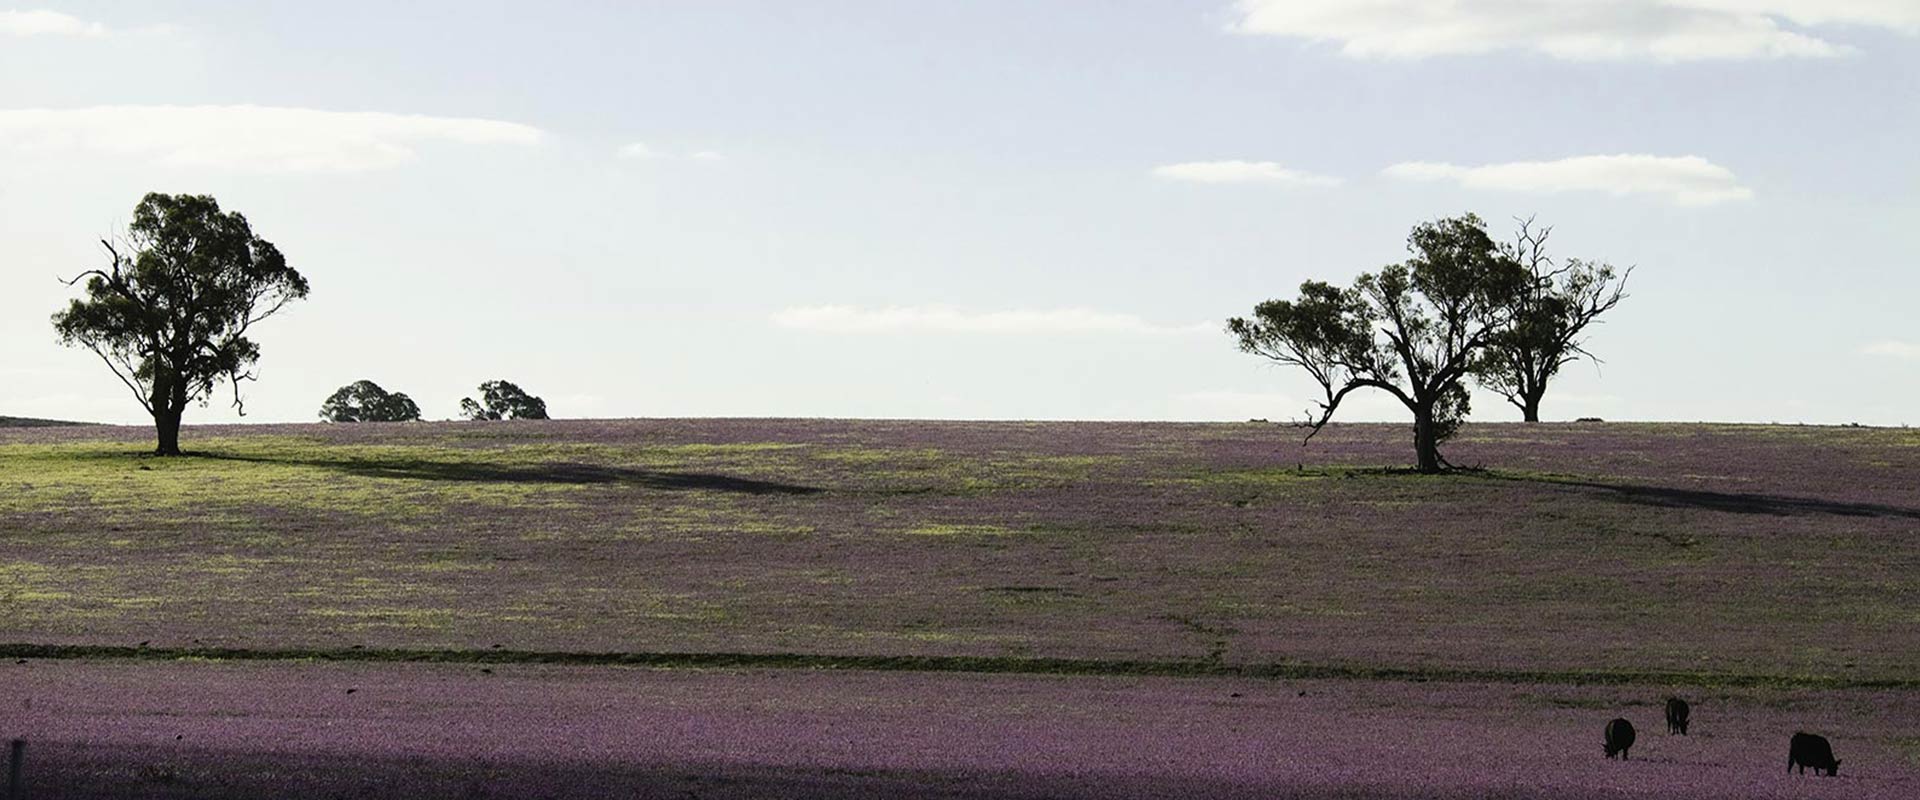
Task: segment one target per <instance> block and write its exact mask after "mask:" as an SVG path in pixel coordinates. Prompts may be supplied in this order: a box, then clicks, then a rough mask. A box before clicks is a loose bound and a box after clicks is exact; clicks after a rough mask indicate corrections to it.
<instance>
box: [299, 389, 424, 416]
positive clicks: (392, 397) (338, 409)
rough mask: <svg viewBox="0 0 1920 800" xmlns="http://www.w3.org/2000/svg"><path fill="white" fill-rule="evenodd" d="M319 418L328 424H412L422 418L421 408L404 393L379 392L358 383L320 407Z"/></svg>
mask: <svg viewBox="0 0 1920 800" xmlns="http://www.w3.org/2000/svg"><path fill="white" fill-rule="evenodd" d="M320 418H321V419H323V420H326V421H328V422H411V421H413V420H417V419H419V418H420V406H418V405H415V404H414V402H413V398H411V397H408V396H406V395H405V394H404V393H401V392H391V393H389V392H388V391H387V390H385V389H382V388H380V385H379V384H377V383H374V382H373V381H355V382H353V383H351V384H348V385H346V386H342V387H340V389H339V391H336V392H334V393H333V395H332V396H330V397H328V398H327V401H326V402H325V403H322V404H321V405H320Z"/></svg>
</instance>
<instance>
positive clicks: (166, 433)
mask: <svg viewBox="0 0 1920 800" xmlns="http://www.w3.org/2000/svg"><path fill="white" fill-rule="evenodd" d="M181 412H182V409H178V408H175V409H165V408H162V409H158V410H155V411H154V412H153V429H154V432H155V433H156V434H158V435H159V438H160V443H159V444H158V445H157V446H155V447H154V448H153V454H154V455H157V456H177V455H180V416H181Z"/></svg>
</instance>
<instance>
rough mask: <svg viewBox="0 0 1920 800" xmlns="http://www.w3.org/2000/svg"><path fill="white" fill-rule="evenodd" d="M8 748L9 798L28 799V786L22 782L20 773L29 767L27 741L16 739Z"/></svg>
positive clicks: (9, 799) (8, 799) (14, 799)
mask: <svg viewBox="0 0 1920 800" xmlns="http://www.w3.org/2000/svg"><path fill="white" fill-rule="evenodd" d="M7 750H8V753H7V800H27V787H26V786H24V785H22V784H21V782H20V773H22V772H25V771H26V768H27V743H26V741H25V740H23V739H15V740H13V746H12V747H9V748H7Z"/></svg>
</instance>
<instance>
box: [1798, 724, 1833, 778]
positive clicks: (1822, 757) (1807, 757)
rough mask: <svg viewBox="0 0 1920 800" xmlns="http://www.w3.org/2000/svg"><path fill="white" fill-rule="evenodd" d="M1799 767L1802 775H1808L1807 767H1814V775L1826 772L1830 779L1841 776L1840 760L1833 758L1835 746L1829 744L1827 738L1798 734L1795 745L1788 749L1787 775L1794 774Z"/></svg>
mask: <svg viewBox="0 0 1920 800" xmlns="http://www.w3.org/2000/svg"><path fill="white" fill-rule="evenodd" d="M1796 764H1797V765H1799V767H1800V774H1802V775H1805V774H1807V767H1813V774H1815V775H1818V774H1820V771H1821V770H1826V771H1827V775H1828V776H1829V777H1831V776H1834V775H1838V774H1840V759H1837V758H1834V757H1833V745H1830V744H1827V737H1825V736H1815V735H1813V734H1811V733H1796V734H1794V735H1793V744H1791V745H1789V746H1788V749H1787V773H1788V774H1792V773H1793V768H1794V765H1796Z"/></svg>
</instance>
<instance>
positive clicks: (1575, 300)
mask: <svg viewBox="0 0 1920 800" xmlns="http://www.w3.org/2000/svg"><path fill="white" fill-rule="evenodd" d="M1552 233H1553V229H1552V228H1550V227H1544V226H1542V227H1540V228H1538V229H1537V230H1536V229H1535V228H1534V226H1533V220H1531V219H1527V220H1521V221H1520V233H1519V234H1518V235H1517V236H1516V237H1515V238H1514V241H1513V242H1512V243H1511V244H1507V245H1504V246H1503V248H1502V251H1503V252H1504V253H1505V254H1506V256H1507V257H1508V258H1510V259H1512V260H1513V261H1515V262H1516V263H1518V264H1520V265H1521V266H1522V267H1525V268H1526V270H1527V273H1528V275H1529V277H1530V280H1528V281H1527V282H1526V284H1525V285H1524V286H1523V287H1522V289H1521V291H1518V292H1515V293H1514V295H1513V297H1512V298H1511V305H1510V307H1509V308H1508V310H1507V314H1508V319H1509V321H1508V324H1507V326H1506V327H1505V328H1504V329H1502V330H1501V331H1499V332H1498V333H1497V334H1495V335H1494V337H1493V339H1492V340H1491V341H1489V342H1488V346H1487V348H1486V350H1485V351H1484V352H1482V353H1481V355H1480V359H1479V361H1478V362H1476V363H1475V364H1474V367H1473V372H1474V377H1475V378H1476V379H1477V380H1478V381H1479V382H1480V385H1481V386H1485V387H1487V388H1488V389H1491V390H1493V391H1495V392H1498V393H1499V394H1500V396H1502V397H1505V398H1506V399H1507V402H1509V403H1512V404H1513V405H1514V407H1515V408H1518V409H1520V414H1521V417H1522V418H1523V419H1525V420H1526V421H1528V422H1539V421H1540V399H1541V398H1542V397H1544V396H1546V393H1547V382H1548V381H1550V380H1552V379H1553V377H1554V376H1555V375H1557V374H1559V372H1560V368H1561V367H1563V366H1566V365H1567V364H1569V363H1571V362H1573V361H1576V360H1579V359H1580V358H1581V357H1583V356H1584V357H1586V358H1589V359H1592V360H1593V361H1595V362H1598V361H1599V360H1600V359H1599V358H1596V357H1595V356H1594V355H1593V354H1592V353H1590V352H1587V349H1586V340H1585V338H1584V337H1585V334H1586V330H1587V326H1588V325H1591V324H1593V323H1594V321H1595V320H1598V319H1599V318H1600V315H1601V314H1605V313H1607V312H1608V311H1612V310H1613V307H1614V306H1617V305H1619V304H1620V301H1621V300H1624V299H1626V296H1627V295H1626V286H1627V277H1628V276H1629V275H1631V274H1632V273H1633V270H1632V269H1631V268H1628V269H1627V270H1626V271H1624V272H1616V271H1615V270H1614V268H1613V265H1611V264H1606V263H1601V262H1594V261H1582V260H1580V259H1577V258H1570V259H1567V261H1566V263H1565V264H1562V265H1558V266H1556V265H1555V264H1554V262H1553V259H1552V258H1550V257H1549V256H1548V255H1547V237H1548V236H1550V235H1552Z"/></svg>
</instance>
